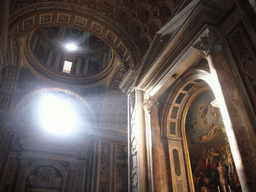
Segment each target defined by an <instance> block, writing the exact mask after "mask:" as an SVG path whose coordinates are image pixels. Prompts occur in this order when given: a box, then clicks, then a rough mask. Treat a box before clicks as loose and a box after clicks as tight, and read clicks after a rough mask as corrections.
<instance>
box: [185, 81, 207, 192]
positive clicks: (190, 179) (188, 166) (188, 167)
mask: <svg viewBox="0 0 256 192" xmlns="http://www.w3.org/2000/svg"><path fill="white" fill-rule="evenodd" d="M209 90H211V88H210V87H209V86H208V85H207V84H205V83H204V84H201V86H199V87H197V89H196V90H195V91H194V92H193V93H192V96H190V97H189V98H188V99H187V101H186V102H187V103H186V104H185V107H184V109H183V112H182V115H181V119H182V121H181V137H182V143H183V151H184V158H185V166H186V170H187V178H188V185H189V191H191V192H195V187H194V182H193V177H192V170H191V164H190V157H189V151H188V143H187V137H186V130H185V129H186V128H185V123H186V118H187V113H188V110H189V107H190V105H191V104H192V102H193V101H194V100H195V98H196V97H197V96H198V95H199V94H201V93H203V92H205V91H209Z"/></svg>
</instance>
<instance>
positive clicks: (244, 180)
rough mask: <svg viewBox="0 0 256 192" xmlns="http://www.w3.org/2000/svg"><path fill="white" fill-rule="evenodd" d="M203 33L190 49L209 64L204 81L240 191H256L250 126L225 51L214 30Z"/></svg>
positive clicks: (255, 166)
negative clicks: (222, 127)
mask: <svg viewBox="0 0 256 192" xmlns="http://www.w3.org/2000/svg"><path fill="white" fill-rule="evenodd" d="M206 32H207V33H206V34H204V36H202V37H201V38H200V39H199V40H198V42H197V43H196V44H195V45H194V48H195V49H197V50H198V51H199V52H200V53H201V54H202V55H203V57H204V58H205V59H206V60H207V61H208V63H209V68H210V73H211V76H210V78H208V79H204V80H205V81H206V82H207V83H208V84H209V85H210V86H211V87H212V89H213V92H214V94H215V97H216V98H217V99H218V101H219V103H220V109H221V112H222V116H223V121H224V124H225V128H226V132H227V137H228V140H229V143H230V147H231V151H232V155H233V158H234V161H235V165H236V169H237V172H238V175H239V179H240V183H241V186H242V190H243V191H256V161H255V159H256V152H255V149H256V142H255V141H256V140H255V133H254V131H253V126H252V124H251V122H250V119H249V117H248V114H247V113H246V109H245V106H244V104H243V99H244V98H242V96H241V95H240V93H239V90H238V87H237V85H236V82H235V79H234V76H233V75H232V73H231V70H230V63H228V61H227V58H228V54H227V53H228V47H227V46H226V44H225V41H222V40H221V37H220V36H219V35H218V31H217V30H216V29H211V28H210V29H207V30H206ZM231 61H232V60H229V62H231ZM233 66H235V65H233Z"/></svg>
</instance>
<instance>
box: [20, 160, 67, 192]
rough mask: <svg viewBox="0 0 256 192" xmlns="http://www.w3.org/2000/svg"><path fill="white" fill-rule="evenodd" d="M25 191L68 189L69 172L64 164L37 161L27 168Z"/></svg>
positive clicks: (60, 190) (57, 191) (56, 191)
mask: <svg viewBox="0 0 256 192" xmlns="http://www.w3.org/2000/svg"><path fill="white" fill-rule="evenodd" d="M26 178H27V180H26V189H25V191H27V192H28V191H54V192H64V191H65V190H66V180H67V172H66V170H65V169H64V167H63V166H61V165H60V164H59V163H57V162H54V161H49V160H45V161H37V162H35V163H33V164H31V165H30V166H29V167H28V168H27V170H26Z"/></svg>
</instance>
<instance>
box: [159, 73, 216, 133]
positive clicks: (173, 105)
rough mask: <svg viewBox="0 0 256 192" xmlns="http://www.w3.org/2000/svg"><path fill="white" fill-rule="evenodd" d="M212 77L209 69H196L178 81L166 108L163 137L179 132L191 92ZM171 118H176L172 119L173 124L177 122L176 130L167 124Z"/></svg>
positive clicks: (162, 120) (163, 120)
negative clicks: (171, 132) (182, 115)
mask: <svg viewBox="0 0 256 192" xmlns="http://www.w3.org/2000/svg"><path fill="white" fill-rule="evenodd" d="M210 76H211V74H210V73H209V72H208V69H194V70H191V71H190V72H188V73H187V74H186V75H184V76H183V77H182V78H181V79H179V80H178V81H177V83H176V85H175V89H174V90H173V92H172V93H173V94H170V96H169V97H168V98H167V101H166V104H165V106H164V110H163V111H164V112H163V116H162V119H161V122H162V127H163V130H162V134H163V135H167V137H168V135H169V133H170V131H173V132H174V131H175V132H178V130H177V129H178V125H180V121H181V114H182V112H183V108H184V105H185V101H186V98H187V97H189V96H190V92H191V90H192V88H193V87H194V86H198V85H199V84H200V82H202V81H205V80H207V79H210ZM205 83H207V81H205ZM170 109H171V110H170ZM173 110H174V111H173ZM171 113H173V114H171ZM174 113H175V114H176V115H175V114H174ZM171 116H173V117H174V116H175V118H172V119H174V121H172V122H173V123H174V122H175V130H170V124H169V125H168V124H167V122H168V120H169V118H170V117H171ZM173 126H174V124H173ZM177 136H178V135H177Z"/></svg>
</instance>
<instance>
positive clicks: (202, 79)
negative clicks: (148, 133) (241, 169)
mask: <svg viewBox="0 0 256 192" xmlns="http://www.w3.org/2000/svg"><path fill="white" fill-rule="evenodd" d="M208 71H209V69H207V68H204V69H203V68H196V69H192V70H191V71H189V72H188V73H186V74H185V75H184V76H183V77H181V78H180V79H179V80H177V83H176V84H175V85H174V89H173V90H172V93H173V94H171V95H170V96H169V98H168V99H167V102H166V104H165V107H164V112H163V114H164V116H163V118H162V127H163V128H165V129H164V130H163V135H164V136H165V137H166V138H167V140H168V143H169V146H168V148H169V157H170V164H171V169H172V176H173V177H174V179H175V180H176V181H174V180H173V184H174V185H173V186H174V187H176V190H177V191H179V187H180V185H181V184H179V183H178V182H177V181H179V179H180V178H179V177H180V175H182V166H184V167H185V168H186V171H183V173H184V174H183V177H185V176H187V180H188V181H187V183H188V189H189V191H194V187H196V186H194V180H195V178H194V177H195V176H194V173H195V170H196V169H195V166H194V164H193V162H194V160H195V159H196V158H195V154H196V153H192V152H191V151H189V150H190V148H189V146H193V145H194V144H193V142H192V141H194V140H191V137H190V136H191V135H190V136H189V137H187V134H188V132H187V130H190V129H187V128H188V127H187V114H188V111H189V109H190V106H192V103H193V102H194V100H195V99H196V98H197V97H198V96H199V95H201V94H203V93H207V92H209V91H210V92H212V94H213V97H214V98H213V99H215V100H213V102H211V104H210V105H209V104H208V105H209V106H210V108H209V106H208V105H207V107H205V108H207V111H210V112H209V113H212V114H214V113H215V114H216V119H217V117H218V121H216V122H218V123H217V124H215V121H208V124H207V126H206V125H205V126H203V127H204V128H205V129H203V130H204V132H203V133H201V135H200V140H199V141H197V142H196V143H197V145H194V146H198V144H199V143H200V145H202V147H201V148H200V147H199V148H197V149H196V150H197V151H200V152H202V153H201V156H204V157H205V158H204V159H207V158H208V157H207V158H206V156H207V155H208V156H209V154H211V152H209V149H210V148H209V147H210V146H211V147H213V146H215V145H214V142H215V144H216V141H217V142H219V144H218V147H219V148H218V147H217V150H218V149H219V152H218V155H219V157H218V158H216V165H215V166H216V167H215V168H214V169H212V168H211V170H213V171H215V174H216V175H218V174H219V175H221V173H220V170H219V169H218V167H220V164H221V162H222V163H223V162H224V160H225V162H229V163H230V164H229V165H231V164H232V166H233V167H234V168H232V169H233V170H234V175H233V176H232V177H233V178H232V181H231V177H230V176H229V175H228V174H229V173H228V172H227V173H225V174H226V177H228V178H229V181H227V182H226V184H225V185H223V183H222V182H221V180H220V179H219V177H221V176H219V177H218V176H216V177H218V179H216V180H215V182H213V180H214V179H213V178H212V176H209V175H210V174H208V176H205V177H203V178H206V180H207V179H208V180H209V182H210V180H211V182H213V184H212V185H214V187H215V189H216V190H217V187H219V188H218V189H219V190H227V188H228V187H229V190H231V189H232V190H233V189H234V188H233V187H237V189H236V190H238V191H239V190H240V189H238V188H239V180H238V175H237V172H236V170H235V169H236V167H235V165H234V160H233V158H232V152H231V150H230V144H229V141H228V138H227V134H228V132H226V127H227V125H226V123H225V122H224V118H226V116H225V114H223V112H225V111H223V110H222V109H221V105H222V102H223V101H221V100H222V98H221V96H220V95H221V93H220V91H221V90H219V87H218V83H217V81H216V79H214V74H211V73H209V72H208ZM212 110H213V111H214V112H212ZM201 113H203V112H202V111H201ZM206 113H208V112H206ZM209 113H208V114H209ZM217 114H218V115H217ZM213 116H214V115H213ZM194 117H195V116H194ZM196 117H197V116H196ZM200 117H201V116H200ZM201 118H202V117H201ZM214 118H215V117H214ZM214 118H213V119H214ZM197 119H198V118H197ZM219 119H222V120H219ZM193 121H194V120H193ZM198 121H199V120H198ZM201 121H203V120H201ZM191 122H192V120H191ZM213 122H214V123H213ZM191 124H193V123H191ZM220 125H221V126H220ZM193 127H194V126H193ZM211 127H212V128H211ZM213 127H216V129H215V132H212V135H211V134H210V133H211V131H212V130H213ZM189 128H191V127H189ZM197 128H198V127H196V126H195V127H194V128H193V129H197ZM208 128H211V130H210V129H209V130H208ZM217 129H218V131H216V130H217ZM200 130H201V129H200ZM205 132H206V133H205ZM213 134H215V135H214V138H213ZM192 135H193V134H192ZM211 136H212V137H211ZM198 138H199V137H198ZM211 139H212V140H211ZM211 142H212V143H211ZM221 146H222V147H223V148H221ZM211 149H213V148H211ZM203 150H204V152H203ZM213 150H214V151H215V152H216V149H213ZM174 152H175V153H176V155H175V154H174ZM190 152H191V154H192V157H193V158H191V156H190ZM212 153H213V151H212ZM198 154H199V152H198ZM216 154H217V153H216ZM193 155H194V156H193ZM175 157H176V159H175ZM212 157H213V155H212ZM177 158H178V160H177ZM200 158H201V157H200V156H199V159H200ZM202 159H203V158H202ZM209 159H210V158H208V160H209ZM172 161H173V162H172ZM175 161H178V163H177V162H175ZM195 161H196V160H195ZM206 161H207V160H205V161H204V163H205V162H206ZM192 164H193V165H192ZM204 165H205V164H204ZM222 166H224V165H223V164H222ZM227 166H228V165H227ZM177 167H178V168H177ZM176 168H177V170H178V171H177V172H176ZM205 169H206V165H205ZM228 169H230V168H228ZM173 170H174V171H173ZM183 170H184V168H183ZM177 173H179V175H178V174H177ZM205 174H207V173H205ZM211 174H212V171H211ZM227 175H228V176H227ZM182 179H184V178H182ZM196 179H197V178H196ZM204 182H206V181H204ZM229 182H230V184H228V183H229ZM235 182H236V184H235V185H234V183H235ZM216 183H218V184H216ZM204 185H206V184H204ZM183 187H184V185H183ZM197 187H198V186H197ZM224 187H225V189H224ZM200 190H202V186H200ZM203 190H208V188H204V189H203Z"/></svg>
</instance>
